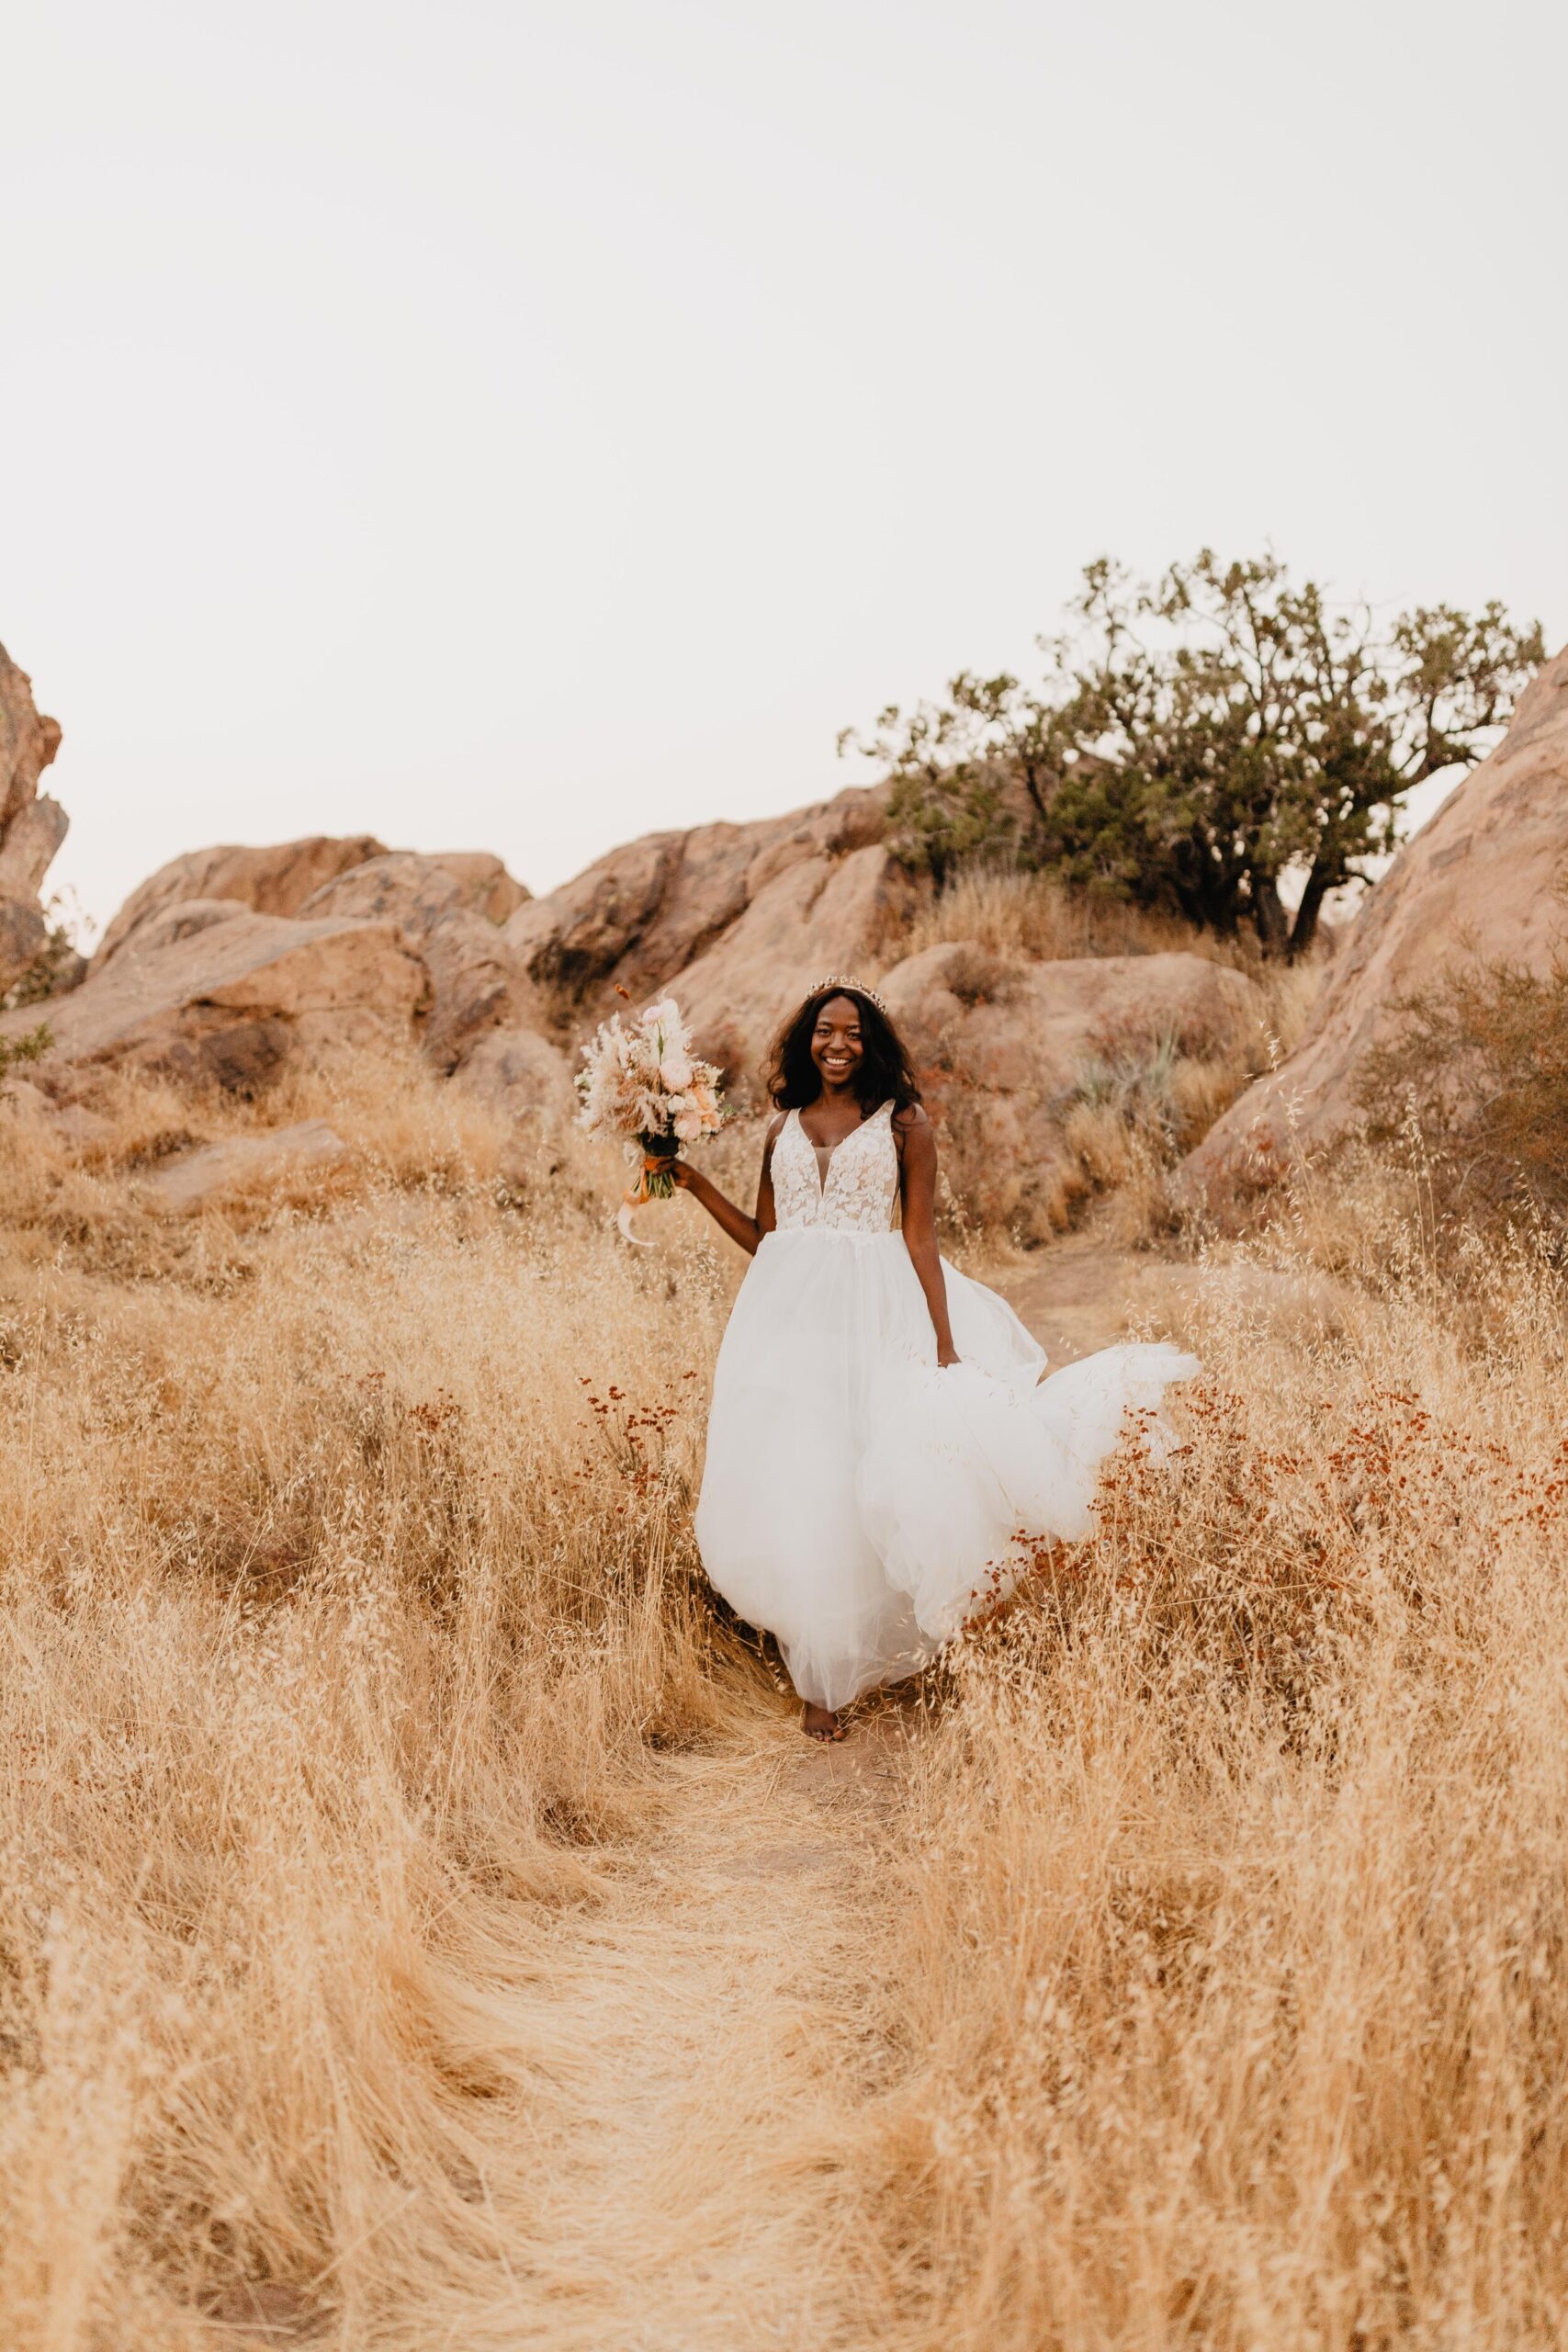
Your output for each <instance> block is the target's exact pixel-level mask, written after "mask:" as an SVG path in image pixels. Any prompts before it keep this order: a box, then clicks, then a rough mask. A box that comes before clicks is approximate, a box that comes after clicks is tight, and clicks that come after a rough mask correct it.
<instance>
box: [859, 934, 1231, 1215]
mask: <svg viewBox="0 0 1568 2352" xmlns="http://www.w3.org/2000/svg"><path fill="white" fill-rule="evenodd" d="M881 990H882V994H883V996H884V997H885V998H886V1001H887V1006H888V1009H889V1011H890V1012H892V1014H893V1017H894V1019H895V1020H896V1021H897V1023H898V1026H899V1028H900V1030H901V1031H902V1032H903V1035H904V1036H905V1038H906V1040H907V1042H908V1046H909V1049H910V1052H911V1054H912V1056H913V1057H914V1060H915V1063H916V1068H917V1072H918V1074H919V1079H920V1083H921V1086H922V1089H923V1090H924V1091H925V1093H926V1097H927V1101H928V1103H929V1106H930V1108H931V1113H932V1115H933V1116H934V1117H935V1118H936V1119H937V1121H938V1122H939V1124H940V1126H941V1129H942V1156H943V1161H944V1165H945V1167H946V1169H947V1172H948V1175H949V1179H950V1181H951V1182H952V1184H953V1189H954V1191H955V1192H956V1193H958V1194H959V1196H960V1198H961V1199H962V1200H963V1202H964V1205H965V1209H966V1211H967V1212H968V1214H969V1215H971V1216H974V1217H976V1218H978V1219H980V1220H982V1221H984V1222H985V1223H987V1224H993V1225H1005V1226H1010V1227H1014V1228H1015V1229H1017V1230H1018V1231H1020V1232H1021V1233H1022V1234H1024V1235H1025V1236H1028V1237H1033V1238H1038V1237H1039V1236H1041V1235H1043V1233H1044V1232H1045V1231H1046V1230H1048V1229H1049V1227H1051V1225H1052V1224H1053V1223H1054V1222H1055V1216H1056V1214H1057V1211H1056V1209H1055V1206H1054V1204H1055V1202H1056V1201H1057V1200H1058V1199H1059V1196H1060V1186H1061V1180H1062V1176H1063V1172H1064V1170H1066V1168H1067V1166H1068V1165H1069V1162H1070V1157H1071V1155H1070V1148H1069V1146H1068V1143H1067V1140H1066V1119H1067V1116H1068V1114H1069V1113H1070V1111H1071V1110H1072V1108H1073V1105H1074V1103H1075V1102H1076V1101H1077V1099H1078V1098H1079V1091H1080V1089H1081V1086H1082V1083H1083V1080H1084V1079H1085V1077H1086V1075H1087V1074H1088V1066H1089V1065H1090V1064H1091V1063H1100V1064H1102V1065H1106V1066H1110V1067H1114V1066H1116V1065H1121V1066H1122V1067H1123V1068H1125V1067H1127V1066H1128V1065H1130V1064H1132V1065H1135V1063H1136V1062H1137V1060H1138V1058H1139V1057H1148V1056H1149V1055H1150V1054H1152V1053H1153V1052H1154V1051H1155V1050H1156V1048H1158V1047H1160V1046H1162V1045H1163V1044H1164V1043H1165V1042H1166V1041H1167V1040H1168V1041H1170V1042H1171V1043H1172V1044H1173V1045H1174V1046H1175V1047H1176V1048H1177V1050H1178V1051H1179V1052H1182V1053H1186V1054H1193V1055H1202V1054H1210V1053H1213V1052H1215V1051H1218V1050H1223V1049H1224V1047H1225V1046H1228V1045H1230V1044H1232V1043H1233V1042H1234V1041H1235V1038H1236V1036H1237V1035H1238V1033H1239V1032H1241V1031H1244V1030H1246V1029H1247V1028H1248V1027H1249V1026H1250V1025H1252V1024H1253V1023H1256V1022H1257V1021H1258V1018H1259V1013H1260V1007H1259V1002H1258V990H1257V989H1256V988H1255V986H1254V984H1253V983H1252V982H1251V981H1250V980H1249V979H1248V978H1247V976H1246V975H1245V973H1242V972H1237V971H1234V970H1232V969H1231V968H1230V967H1228V966H1225V965H1221V964H1215V963H1213V962H1211V961H1210V960H1209V959H1208V958H1207V957H1205V956H1190V955H1182V954H1169V955H1159V956H1092V957H1082V958H1074V959H1072V960H1070V961H1065V962H1058V963H1046V964H1032V963H1030V962H1028V961H1026V960H1025V959H1024V958H1022V957H1021V956H1002V955H998V954H995V953H993V952H992V951H991V950H990V949H988V948H985V947H982V946H979V945H976V944H972V943H967V942H964V941H959V942H954V943H950V944H945V945H942V946H939V947H929V948H927V949H925V950H924V951H923V952H922V953H921V954H920V955H918V956H908V957H907V958H906V960H905V961H904V962H903V963H901V964H898V965H896V966H895V967H894V968H893V970H892V971H891V972H890V973H888V974H887V976H886V978H885V979H884V980H883V981H882V983H881Z"/></svg>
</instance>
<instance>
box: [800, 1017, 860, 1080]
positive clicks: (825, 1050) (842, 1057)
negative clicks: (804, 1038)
mask: <svg viewBox="0 0 1568 2352" xmlns="http://www.w3.org/2000/svg"><path fill="white" fill-rule="evenodd" d="M864 1052H865V1047H864V1046H863V1043H862V1040H861V1030H860V1007H859V1005H858V1004H856V1003H855V1001H854V1000H853V999H852V997H847V996H830V997H829V998H827V999H826V1000H825V1001H824V1002H823V1004H822V1005H821V1006H820V1007H819V1009H818V1014H817V1025H816V1027H815V1028H814V1029H813V1030H812V1032H811V1058H812V1060H813V1061H814V1062H815V1063H816V1065H817V1068H818V1071H819V1072H820V1074H821V1078H822V1080H823V1083H824V1085H827V1086H848V1085H849V1084H850V1083H851V1082H852V1080H853V1078H854V1075H855V1072H856V1070H858V1069H859V1068H860V1066H861V1061H862V1058H863V1055H864Z"/></svg>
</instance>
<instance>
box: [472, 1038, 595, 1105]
mask: <svg viewBox="0 0 1568 2352" xmlns="http://www.w3.org/2000/svg"><path fill="white" fill-rule="evenodd" d="M457 1077H458V1081H459V1083H460V1084H462V1085H463V1086H465V1087H468V1088H470V1089H471V1090H472V1091H473V1092H474V1093H476V1094H478V1095H479V1097H480V1099H481V1100H482V1101H483V1102H486V1103H490V1104H491V1107H492V1108H493V1109H495V1110H497V1111H499V1112H501V1113H502V1116H503V1117H506V1118H508V1119H513V1120H515V1121H518V1122H525V1123H527V1124H528V1125H534V1126H538V1125H547V1124H548V1123H549V1122H551V1121H554V1120H561V1119H568V1118H570V1116H571V1115H572V1114H573V1112H574V1111H575V1110H576V1108H577V1095H576V1092H575V1091H574V1089H573V1086H572V1082H571V1072H570V1068H569V1066H568V1062H567V1057H566V1055H565V1054H564V1053H563V1052H562V1050H561V1048H560V1047H559V1046H552V1045H551V1043H550V1041H549V1039H548V1038H547V1037H542V1036H541V1035H539V1033H538V1031H537V1030H536V1029H521V1028H512V1027H508V1028H504V1029H487V1030H486V1032H485V1034H484V1035H483V1036H482V1037H481V1038H479V1042H478V1044H477V1045H476V1046H474V1049H473V1051H472V1052H471V1053H470V1054H469V1056H468V1059H467V1061H466V1062H465V1063H464V1064H463V1066H462V1068H461V1069H460V1070H459V1071H458V1073H457Z"/></svg>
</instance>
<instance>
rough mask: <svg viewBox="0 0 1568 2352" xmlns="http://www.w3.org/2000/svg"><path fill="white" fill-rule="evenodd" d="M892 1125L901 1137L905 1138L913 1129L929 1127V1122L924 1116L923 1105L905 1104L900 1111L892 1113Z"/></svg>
mask: <svg viewBox="0 0 1568 2352" xmlns="http://www.w3.org/2000/svg"><path fill="white" fill-rule="evenodd" d="M893 1125H894V1126H895V1127H896V1128H897V1131H898V1133H899V1134H900V1135H901V1136H907V1135H908V1133H909V1131H910V1129H911V1128H913V1127H929V1126H930V1125H931V1121H930V1120H929V1119H928V1118H927V1116H926V1109H925V1104H924V1103H906V1104H905V1105H904V1108H903V1109H902V1110H901V1111H895V1112H894V1114H893Z"/></svg>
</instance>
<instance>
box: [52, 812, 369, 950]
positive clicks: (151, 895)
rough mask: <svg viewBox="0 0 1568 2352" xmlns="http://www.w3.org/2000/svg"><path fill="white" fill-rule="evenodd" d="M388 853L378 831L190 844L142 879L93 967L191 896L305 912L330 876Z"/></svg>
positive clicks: (271, 911) (256, 909)
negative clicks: (260, 843) (252, 845)
mask: <svg viewBox="0 0 1568 2352" xmlns="http://www.w3.org/2000/svg"><path fill="white" fill-rule="evenodd" d="M385 854H386V852H385V846H384V844H383V843H382V842H378V840H377V839H376V837H375V835H374V833H349V834H346V835H344V836H343V837H342V838H341V839H340V838H335V837H333V835H331V834H326V833H310V834H307V836H306V837H305V839H304V840H303V841H298V842H272V843H270V844H269V845H267V846H266V847H265V848H261V849H248V848H235V847H231V846H229V845H227V844H224V843H220V844H219V845H218V847H216V848H214V849H192V850H186V853H185V854H184V856H183V857H173V858H171V859H170V860H169V863H168V864H167V865H161V866H160V867H159V868H158V871H157V872H156V874H150V875H149V876H148V877H147V879H146V881H145V882H141V883H139V884H138V885H137V887H136V888H135V889H134V890H133V891H132V892H131V894H130V898H129V899H127V900H126V902H125V904H124V906H122V907H121V909H120V910H119V912H118V914H117V915H116V916H115V918H114V920H113V922H111V923H110V924H109V926H108V928H107V931H106V932H105V933H104V935H103V937H102V939H101V940H100V941H99V942H98V946H97V952H96V955H95V956H94V957H93V969H94V971H95V972H101V971H102V970H103V969H104V967H106V965H107V964H109V963H111V962H112V961H113V959H114V957H115V956H118V953H119V951H120V949H121V948H122V947H123V946H124V945H125V943H126V941H127V940H128V939H130V938H131V937H132V935H133V934H134V933H136V932H138V931H140V930H141V926H142V924H143V923H146V922H152V920H153V918H154V917H156V916H158V915H161V914H162V913H163V912H164V910H165V909H166V908H169V907H175V906H180V905H183V904H184V903H185V902H186V900H188V899H233V900H234V901H235V903H236V904H237V905H239V906H242V907H249V908H250V910H251V911H252V913H253V914H258V915H297V914H298V913H299V910H300V909H301V908H302V907H303V906H304V904H305V901H306V899H309V898H310V897H311V896H312V895H313V894H314V892H316V891H317V890H319V889H320V888H321V886H322V884H323V883H326V882H331V881H332V880H333V878H334V876H337V875H339V874H343V873H345V872H346V871H347V870H348V868H349V867H350V866H355V865H363V864H364V863H365V860H366V859H367V858H368V857H381V856H384V855H385Z"/></svg>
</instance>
